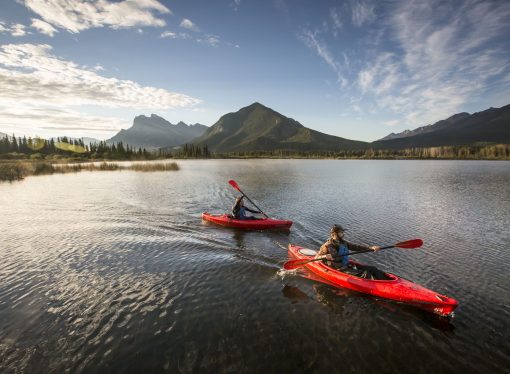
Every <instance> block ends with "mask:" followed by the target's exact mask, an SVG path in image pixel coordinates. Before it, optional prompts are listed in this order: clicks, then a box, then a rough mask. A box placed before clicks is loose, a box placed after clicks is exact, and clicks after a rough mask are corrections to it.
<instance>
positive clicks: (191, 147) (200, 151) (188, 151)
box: [174, 144, 212, 158]
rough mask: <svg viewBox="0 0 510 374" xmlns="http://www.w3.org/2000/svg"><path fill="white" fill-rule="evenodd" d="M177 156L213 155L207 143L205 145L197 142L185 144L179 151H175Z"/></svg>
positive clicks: (202, 156) (203, 156)
mask: <svg viewBox="0 0 510 374" xmlns="http://www.w3.org/2000/svg"><path fill="white" fill-rule="evenodd" d="M174 156H175V157H189V158H209V157H211V156H212V154H211V152H210V151H209V148H208V147H207V144H206V145H204V146H203V147H201V146H198V145H195V144H184V146H183V147H182V148H180V149H179V150H178V151H177V152H175V153H174Z"/></svg>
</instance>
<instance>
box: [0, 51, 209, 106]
mask: <svg viewBox="0 0 510 374" xmlns="http://www.w3.org/2000/svg"><path fill="white" fill-rule="evenodd" d="M0 86H1V87H2V90H0V100H1V101H2V103H4V104H5V103H7V102H9V103H20V102H23V103H26V104H32V105H65V106H73V105H98V106H105V107H124V108H137V109H142V108H151V109H168V108H176V107H192V106H194V105H196V104H198V103H200V102H201V101H200V100H198V99H196V98H193V97H190V96H187V95H184V94H180V93H175V92H170V91H167V90H165V89H161V88H155V87H144V86H140V85H139V84H138V83H136V82H133V81H130V80H120V79H116V78H106V77H103V76H101V75H99V74H97V72H95V71H93V70H87V69H84V68H82V67H80V66H78V65H77V64H75V63H73V62H71V61H66V60H63V59H60V58H58V57H56V56H54V55H53V54H51V47H50V46H49V45H34V44H9V45H3V46H1V47H0Z"/></svg>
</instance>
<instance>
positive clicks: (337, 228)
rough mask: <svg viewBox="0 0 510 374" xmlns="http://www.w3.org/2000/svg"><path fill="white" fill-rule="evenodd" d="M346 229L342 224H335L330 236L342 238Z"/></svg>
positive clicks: (336, 238) (337, 238) (335, 238)
mask: <svg viewBox="0 0 510 374" xmlns="http://www.w3.org/2000/svg"><path fill="white" fill-rule="evenodd" d="M344 232H345V229H344V228H343V227H342V226H341V225H336V224H335V225H333V226H332V227H331V230H330V231H329V236H330V238H331V239H334V240H340V239H342V238H343V237H344Z"/></svg>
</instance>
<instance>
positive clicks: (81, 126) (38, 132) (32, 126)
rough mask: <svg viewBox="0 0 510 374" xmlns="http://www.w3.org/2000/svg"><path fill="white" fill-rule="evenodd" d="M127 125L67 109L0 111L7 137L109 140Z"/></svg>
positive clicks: (33, 107) (46, 108)
mask: <svg viewBox="0 0 510 374" xmlns="http://www.w3.org/2000/svg"><path fill="white" fill-rule="evenodd" d="M128 125H129V124H128V123H126V122H124V121H122V120H119V119H118V118H113V117H104V116H94V115H90V114H87V113H82V112H78V111H74V110H71V109H68V108H55V107H44V108H42V107H39V106H26V105H25V106H23V107H21V106H16V105H12V106H9V107H8V108H2V107H0V127H1V128H2V130H3V131H6V132H7V133H8V134H12V133H15V134H16V135H27V136H42V137H51V136H63V135H67V136H74V137H82V136H91V137H96V138H98V139H105V138H109V137H111V136H112V135H114V134H115V133H117V132H118V131H119V130H120V129H122V128H126V127H128Z"/></svg>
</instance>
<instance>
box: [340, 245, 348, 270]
mask: <svg viewBox="0 0 510 374" xmlns="http://www.w3.org/2000/svg"><path fill="white" fill-rule="evenodd" d="M347 253H349V248H347V245H346V244H345V243H342V242H341V243H340V246H339V247H338V255H339V256H342V255H345V256H342V257H341V260H342V266H347V265H349V255H348V254H347Z"/></svg>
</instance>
